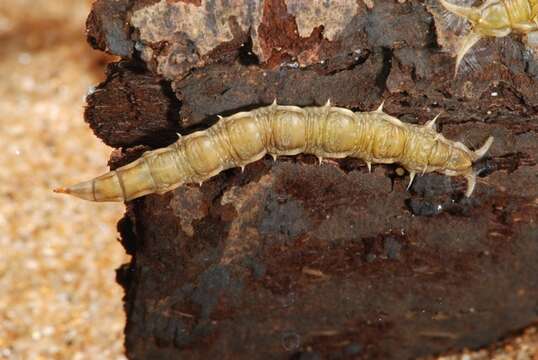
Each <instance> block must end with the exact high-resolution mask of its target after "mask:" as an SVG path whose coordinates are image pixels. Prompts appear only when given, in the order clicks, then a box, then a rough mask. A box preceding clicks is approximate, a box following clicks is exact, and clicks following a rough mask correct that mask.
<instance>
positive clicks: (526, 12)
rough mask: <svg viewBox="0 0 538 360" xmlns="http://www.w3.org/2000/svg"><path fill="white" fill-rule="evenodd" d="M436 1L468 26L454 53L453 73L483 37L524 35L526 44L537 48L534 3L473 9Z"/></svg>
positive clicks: (525, 0) (510, 0) (493, 2)
mask: <svg viewBox="0 0 538 360" xmlns="http://www.w3.org/2000/svg"><path fill="white" fill-rule="evenodd" d="M439 1H440V2H441V4H442V5H443V6H444V7H445V8H446V9H447V10H448V11H450V12H452V13H454V14H456V15H458V16H461V17H463V18H465V19H467V20H468V21H469V22H470V23H471V25H472V29H471V31H470V32H469V33H468V34H467V35H466V36H465V37H463V39H462V40H461V43H460V44H459V48H458V50H457V58H456V71H455V72H456V74H457V72H458V68H459V66H460V63H461V60H462V59H463V57H464V56H465V54H466V53H467V52H468V51H469V50H470V49H471V48H472V47H473V46H474V45H475V44H476V43H477V42H478V40H480V39H481V38H483V37H486V36H495V37H503V36H507V35H508V34H510V33H511V32H515V33H519V34H523V35H526V36H527V40H526V41H527V43H528V44H529V45H531V46H536V45H538V0H485V1H484V3H483V4H482V5H481V6H477V7H466V6H460V5H456V4H453V3H450V2H448V1H447V0H439Z"/></svg>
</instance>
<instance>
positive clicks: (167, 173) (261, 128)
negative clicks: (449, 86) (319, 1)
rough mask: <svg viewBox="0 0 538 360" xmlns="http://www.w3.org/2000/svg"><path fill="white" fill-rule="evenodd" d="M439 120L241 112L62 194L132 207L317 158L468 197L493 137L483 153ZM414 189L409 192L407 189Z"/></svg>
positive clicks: (330, 111) (308, 110)
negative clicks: (220, 178) (223, 177)
mask: <svg viewBox="0 0 538 360" xmlns="http://www.w3.org/2000/svg"><path fill="white" fill-rule="evenodd" d="M435 120H436V119H433V120H430V121H428V122H427V123H426V124H425V125H414V124H407V123H404V122H402V121H400V120H398V119H397V118H395V117H392V116H390V115H388V114H386V113H385V112H383V105H381V106H380V107H379V108H378V109H377V110H375V111H372V112H352V111H350V110H348V109H345V108H341V107H334V106H331V104H330V102H329V101H328V102H327V104H326V105H325V106H320V107H305V108H300V107H297V106H282V105H277V103H276V101H275V102H273V104H272V105H270V106H265V107H260V108H258V109H255V110H253V111H248V112H240V113H237V114H234V115H232V116H229V117H225V118H220V120H219V121H218V122H217V123H216V124H215V125H213V126H211V127H210V128H208V129H207V130H204V131H198V132H195V133H192V134H189V135H187V136H183V137H180V138H179V140H178V141H177V142H175V143H174V144H172V145H170V146H168V147H165V148H161V149H157V150H153V151H148V152H146V153H144V154H143V155H142V156H141V157H140V158H139V159H137V160H135V161H133V162H132V163H130V164H127V165H125V166H122V167H120V168H118V169H116V170H113V171H110V172H108V173H106V174H104V175H101V176H99V177H97V178H95V179H92V180H89V181H85V182H81V183H79V184H76V185H73V186H70V187H67V188H59V189H56V190H55V191H56V192H59V193H67V194H71V195H74V196H76V197H79V198H82V199H85V200H91V201H129V200H132V199H135V198H138V197H141V196H144V195H147V194H152V193H157V194H163V193H165V192H168V191H171V190H173V189H175V188H177V187H178V186H181V185H182V184H186V183H200V184H201V183H202V182H204V181H205V180H207V179H209V178H211V177H213V176H215V175H217V174H218V173H220V172H221V171H223V170H226V169H229V168H233V167H241V168H244V167H245V166H246V165H247V164H250V163H252V162H254V161H257V160H259V159H261V158H263V157H264V156H265V155H266V154H270V155H272V156H273V157H274V158H275V159H276V157H277V156H281V155H297V154H300V153H306V154H313V155H315V156H317V157H318V159H319V160H320V162H321V160H322V159H323V158H345V157H355V158H359V159H362V160H364V161H365V162H366V163H367V165H368V168H369V169H371V164H372V163H379V164H390V163H399V164H400V165H401V166H402V167H403V168H405V169H406V170H407V171H409V174H410V181H409V186H411V183H412V182H413V179H414V177H415V175H416V174H417V173H418V174H424V173H430V172H434V171H435V172H439V173H442V174H445V175H448V176H464V177H465V178H466V180H467V190H466V192H465V195H466V196H468V197H469V196H471V194H472V193H473V190H474V187H475V184H476V173H475V171H474V170H473V167H472V165H473V162H475V161H476V160H478V159H480V158H481V157H483V156H484V155H485V154H486V152H487V151H488V149H489V148H490V146H491V144H492V142H493V137H491V136H490V137H489V138H488V139H487V140H486V142H485V143H484V145H483V146H482V147H481V148H479V149H478V150H475V151H472V150H470V149H468V148H467V147H466V146H465V145H464V144H462V143H461V142H456V141H451V140H448V139H446V138H445V137H444V136H443V135H442V134H440V133H438V132H437V131H436V126H435ZM408 188H409V187H408Z"/></svg>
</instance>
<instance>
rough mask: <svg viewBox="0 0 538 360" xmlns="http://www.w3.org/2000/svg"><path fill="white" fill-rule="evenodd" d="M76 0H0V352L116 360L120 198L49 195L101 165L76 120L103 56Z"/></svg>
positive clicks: (101, 155)
mask: <svg viewBox="0 0 538 360" xmlns="http://www.w3.org/2000/svg"><path fill="white" fill-rule="evenodd" d="M88 11H89V1H86V0H76V1H75V0H54V1H53V0H39V1H33V0H32V1H30V0H7V1H0V44H1V45H2V46H1V47H0V144H2V153H1V155H0V249H1V251H0V359H2V358H7V359H86V358H88V359H89V358H101V359H122V358H124V356H123V355H122V354H123V334H122V331H123V326H124V322H125V317H124V314H123V309H122V302H121V298H122V296H123V291H122V290H121V288H120V287H119V285H117V284H116V283H115V279H114V277H115V269H116V268H117V267H118V266H119V265H120V264H121V263H122V262H125V261H127V259H126V257H125V255H124V251H123V249H122V247H121V245H120V244H119V243H118V242H117V241H115V239H116V237H117V234H116V227H115V224H116V222H117V220H118V219H119V218H120V217H121V216H122V211H123V205H120V204H112V205H110V204H94V203H89V202H83V201H79V200H77V199H74V198H69V197H66V196H61V195H57V194H53V193H52V192H51V189H52V188H53V187H55V186H58V185H62V184H67V183H71V182H74V181H78V180H84V179H86V178H88V177H91V176H93V175H97V174H99V173H101V172H103V171H106V163H107V158H108V156H109V153H110V148H107V147H106V146H105V145H104V144H102V143H101V142H100V140H98V139H97V138H96V137H95V136H94V135H93V134H92V132H91V130H90V129H89V127H88V126H87V125H86V124H85V123H84V121H83V116H82V113H83V106H84V97H85V94H86V92H87V91H88V89H89V88H90V86H92V85H95V84H97V83H98V82H99V81H100V80H101V79H100V78H101V76H102V73H103V64H104V61H105V59H104V58H103V55H101V54H99V53H98V52H97V51H93V50H91V49H90V47H89V46H88V45H86V43H85V38H84V37H85V35H84V21H85V18H86V16H87V14H88Z"/></svg>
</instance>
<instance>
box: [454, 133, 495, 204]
mask: <svg viewBox="0 0 538 360" xmlns="http://www.w3.org/2000/svg"><path fill="white" fill-rule="evenodd" d="M492 143H493V137H492V136H490V137H489V138H488V139H487V140H486V142H485V143H484V145H482V146H481V147H480V148H479V149H477V150H475V151H472V150H469V149H468V148H467V147H466V146H465V145H463V144H462V143H455V144H454V145H453V146H454V148H453V151H452V153H451V156H450V158H449V159H448V161H447V163H446V166H445V174H446V175H450V176H455V175H463V176H465V178H466V179H467V190H466V191H465V196H467V197H469V196H471V194H472V193H473V190H474V187H475V185H476V172H475V170H474V169H473V163H474V162H475V161H477V160H478V159H480V158H481V157H483V156H484V155H486V153H487V152H488V150H489V148H490V147H491V144H492Z"/></svg>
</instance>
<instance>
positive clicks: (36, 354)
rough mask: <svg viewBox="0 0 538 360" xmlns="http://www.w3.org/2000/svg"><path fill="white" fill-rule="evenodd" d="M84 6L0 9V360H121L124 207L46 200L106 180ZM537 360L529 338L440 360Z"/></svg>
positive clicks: (83, 0)
mask: <svg viewBox="0 0 538 360" xmlns="http://www.w3.org/2000/svg"><path fill="white" fill-rule="evenodd" d="M89 3H90V1H88V0H9V1H1V2H0V44H1V45H2V46H1V47H0V144H1V145H2V150H3V151H2V154H1V155H0V359H95V358H98V359H123V358H124V355H123V334H122V331H123V326H124V323H125V316H124V313H123V310H122V302H121V298H122V296H123V293H122V290H121V288H120V287H119V286H118V285H117V284H116V283H115V280H114V276H115V269H116V268H117V267H118V266H119V265H120V264H122V263H123V262H126V261H128V258H127V257H126V255H125V254H124V251H123V249H122V247H121V246H120V244H119V243H118V242H117V241H115V239H116V237H117V233H116V227H115V224H116V222H117V220H118V219H119V218H120V217H121V215H122V212H123V205H118V204H94V203H89V202H84V201H80V200H78V199H75V198H70V197H65V196H61V195H57V194H53V193H52V192H51V189H52V188H53V187H56V186H59V185H65V184H70V183H72V182H77V181H79V180H85V179H87V178H90V177H92V176H94V175H97V174H100V173H102V172H104V171H106V162H107V158H108V156H109V153H110V150H111V149H110V148H107V147H106V146H105V145H103V144H102V143H101V142H100V141H99V140H98V139H97V138H96V137H95V136H94V135H93V134H92V132H91V131H90V129H89V127H88V126H87V125H86V124H85V123H84V121H83V118H82V112H83V106H84V97H85V95H86V92H87V91H88V90H89V89H90V88H91V86H93V85H95V84H97V83H98V82H99V81H100V80H101V78H102V76H103V75H102V74H103V65H104V62H105V61H108V60H110V59H106V58H105V57H104V56H103V55H102V54H100V53H98V52H96V51H93V50H91V49H90V47H89V46H88V45H87V44H86V43H85V38H84V21H85V18H86V16H87V14H88V11H89ZM491 358H493V359H498V360H501V359H502V360H504V359H519V360H526V359H532V360H538V334H537V331H536V329H535V328H531V329H528V330H527V331H526V333H525V334H524V335H523V336H521V337H518V338H515V339H512V340H510V342H508V343H503V344H501V345H499V346H497V347H496V348H493V349H491V350H482V351H478V352H474V353H464V354H459V355H454V356H449V357H445V358H443V359H445V360H456V359H462V360H463V359H466V360H467V359H476V360H478V359H480V360H482V359H484V360H485V359H491Z"/></svg>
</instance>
